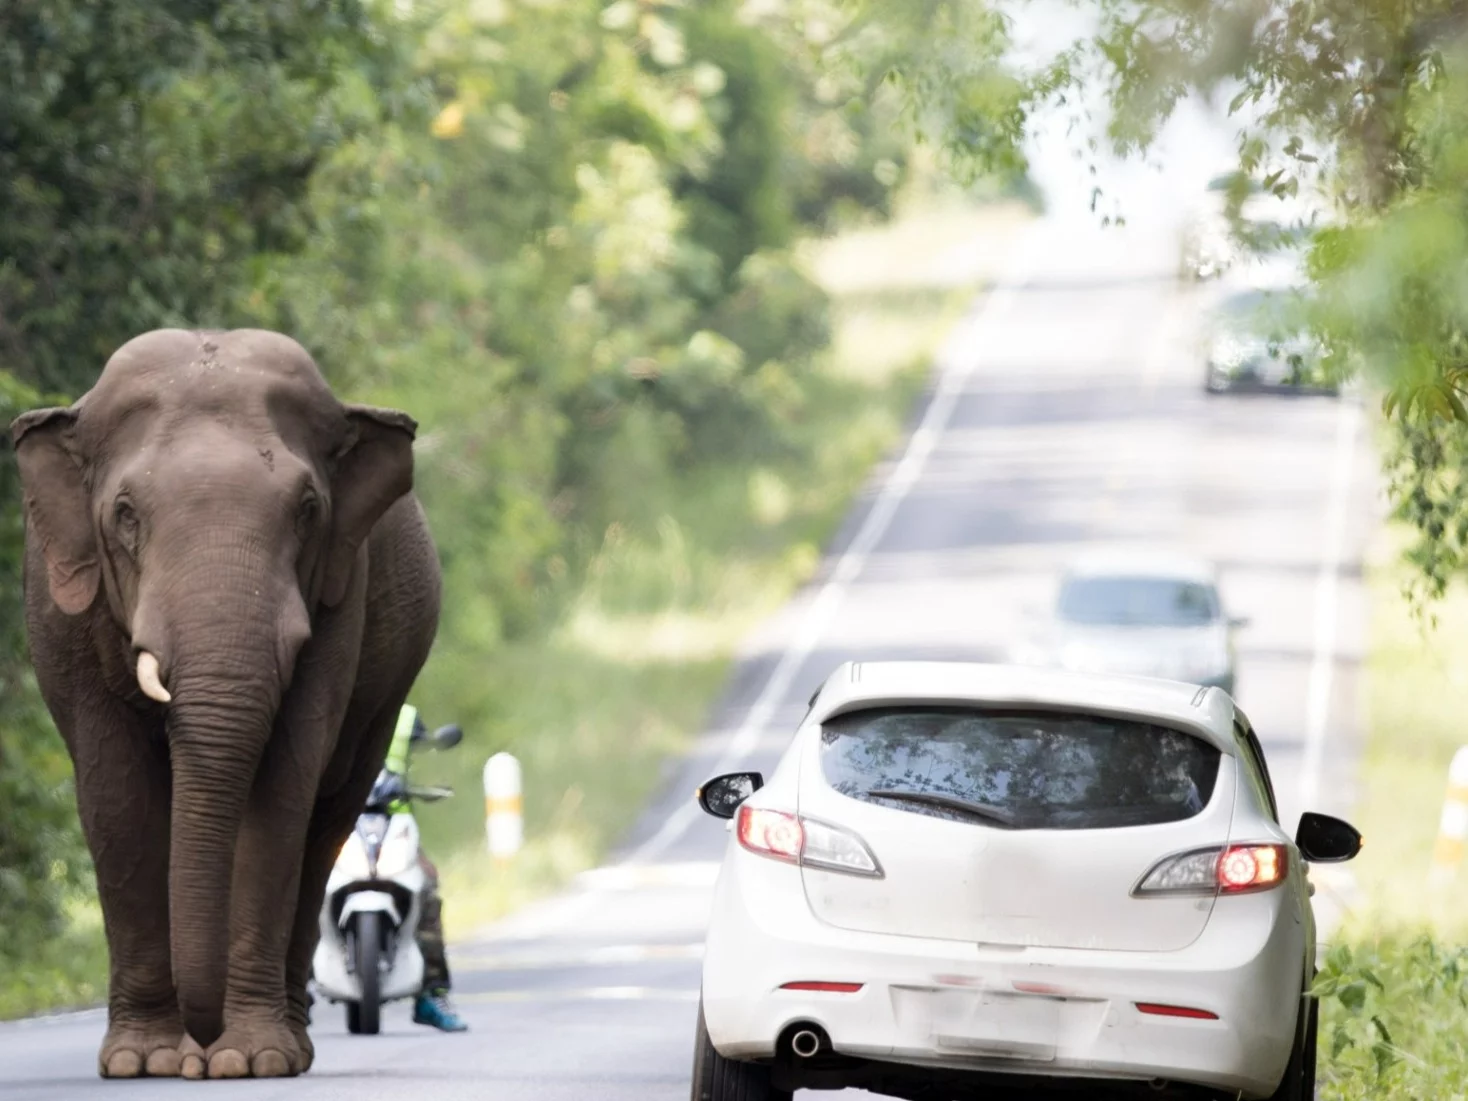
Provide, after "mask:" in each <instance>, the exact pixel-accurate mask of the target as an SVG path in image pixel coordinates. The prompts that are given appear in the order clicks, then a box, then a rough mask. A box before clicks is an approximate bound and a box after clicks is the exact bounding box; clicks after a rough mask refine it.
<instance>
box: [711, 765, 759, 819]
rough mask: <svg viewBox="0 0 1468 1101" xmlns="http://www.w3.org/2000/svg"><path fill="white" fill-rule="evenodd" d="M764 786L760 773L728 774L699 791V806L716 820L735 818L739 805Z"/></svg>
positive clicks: (716, 777)
mask: <svg viewBox="0 0 1468 1101" xmlns="http://www.w3.org/2000/svg"><path fill="white" fill-rule="evenodd" d="M764 786H765V778H764V777H763V776H761V775H760V774H759V773H758V772H726V773H725V774H724V775H722V776H715V777H714V778H713V779H712V780H710V781H709V782H708V783H706V784H704V785H703V787H701V788H699V789H698V805H699V806H700V807H702V808H703V810H704V812H705V813H706V814H712V815H713V816H714V817H715V818H733V817H734V812H735V811H737V810H738V809H739V804H740V803H742V802H744V800H746V799H748V798H749V797H750V796H751V795H753V794H754V793H755V792H757V791H758V790H759V789H760V788H762V787H764Z"/></svg>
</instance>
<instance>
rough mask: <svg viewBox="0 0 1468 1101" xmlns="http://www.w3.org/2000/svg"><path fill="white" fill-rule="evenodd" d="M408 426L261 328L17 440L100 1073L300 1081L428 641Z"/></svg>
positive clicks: (99, 388) (146, 369)
mask: <svg viewBox="0 0 1468 1101" xmlns="http://www.w3.org/2000/svg"><path fill="white" fill-rule="evenodd" d="M416 432H417V424H416V422H415V421H414V420H413V419H412V418H411V417H410V416H408V415H407V414H405V413H401V412H397V411H395V410H390V409H377V408H372V407H368V406H364V405H354V404H347V403H343V402H341V401H339V400H338V399H337V398H336V397H335V396H334V395H333V393H332V391H331V389H330V388H329V387H328V385H327V383H326V381H325V379H324V377H323V375H322V374H321V372H320V370H319V369H318V367H317V365H316V363H315V361H314V360H313V359H312V357H311V355H310V354H309V353H308V352H307V351H306V350H305V348H303V347H302V346H301V345H300V344H299V343H297V342H296V341H295V340H293V339H291V338H290V337H288V336H285V335H283V334H280V333H276V332H270V331H267V330H262V329H232V330H199V331H190V330H183V329H159V330H155V331H152V332H148V333H144V334H142V335H140V336H137V337H135V338H133V339H132V340H130V341H128V342H127V343H126V344H124V345H123V346H122V347H120V348H119V349H118V350H117V351H116V352H115V353H114V354H113V355H112V356H111V358H109V359H108V361H107V363H106V365H105V366H104V368H103V370H102V372H101V375H100V376H99V377H98V380H97V382H96V384H95V385H94V386H93V387H92V388H91V389H90V390H89V391H87V392H86V393H85V394H84V395H82V396H81V397H80V398H78V399H77V400H76V402H75V403H73V404H72V405H70V406H67V407H64V408H48V409H36V410H32V411H29V412H26V413H23V414H21V415H20V416H19V417H17V418H16V419H15V421H14V423H13V424H12V426H11V435H12V440H13V445H14V450H15V456H16V460H17V463H18V466H19V469H20V477H21V487H22V493H23V498H24V509H25V520H26V525H25V526H26V533H25V565H24V603H25V617H26V631H27V637H28V639H29V644H30V650H31V660H32V664H33V666H34V668H35V673H36V679H37V682H38V685H39V687H40V691H41V695H42V697H43V698H44V700H45V703H46V706H47V709H48V710H49V711H50V713H51V716H52V718H53V719H54V721H55V724H56V726H57V728H58V730H59V731H60V733H61V735H62V738H63V740H64V741H65V743H66V746H67V749H68V751H69V752H70V755H71V758H72V762H73V764H74V772H75V783H76V800H77V809H78V812H79V816H80V818H81V824H82V829H83V834H84V836H85V839H86V843H87V847H88V849H89V851H90V853H91V856H92V861H93V863H94V865H95V868H96V882H97V892H98V896H99V899H100V902H101V908H102V916H103V924H104V929H105V933H106V938H107V947H108V954H109V985H108V1027H107V1032H106V1035H105V1036H104V1038H103V1041H102V1046H101V1050H100V1052H99V1056H98V1070H99V1073H100V1074H101V1075H102V1076H103V1077H138V1076H158V1077H165V1076H180V1075H181V1076H183V1077H188V1078H202V1077H206V1076H207V1077H210V1078H238V1077H250V1076H256V1077H282V1076H291V1075H295V1074H299V1073H302V1072H303V1071H305V1070H307V1069H309V1067H310V1064H311V1061H312V1059H313V1056H314V1051H313V1048H312V1045H311V1041H310V1039H309V1037H308V1035H307V1030H306V1025H307V1021H308V1006H309V995H308V992H307V982H308V980H309V977H310V969H311V956H312V953H313V951H314V948H315V944H316V940H317V937H318V930H319V924H318V912H319V908H320V906H321V900H322V897H323V895H324V893H325V886H326V880H327V877H328V875H329V873H330V870H331V867H332V865H333V864H334V862H335V859H336V856H337V854H338V853H339V851H340V850H341V847H342V845H343V844H344V843H345V841H346V840H347V838H348V836H349V835H350V833H351V830H352V828H353V825H354V822H355V820H356V816H357V814H358V812H359V810H360V808H361V807H362V805H363V804H364V802H365V800H366V797H367V794H368V792H369V790H370V789H371V786H372V782H373V780H374V778H375V777H376V775H377V772H378V770H379V769H380V767H381V765H382V761H383V758H384V756H385V755H386V752H387V746H388V741H389V739H390V737H391V734H392V729H393V724H394V721H395V719H396V716H397V713H398V710H399V708H400V707H401V706H402V704H403V702H404V700H405V699H406V697H407V694H408V691H409V689H410V687H411V686H412V684H413V681H414V680H415V679H416V677H417V676H418V674H419V672H420V671H421V669H422V667H423V665H424V664H425V662H426V661H427V659H428V654H429V650H430V648H431V647H432V645H433V642H434V637H435V635H436V633H437V630H438V617H439V607H440V601H441V588H442V580H441V573H440V566H439V560H438V553H437V550H436V548H435V546H434V543H433V539H432V536H431V535H430V533H429V529H428V525H427V521H426V518H425V516H424V513H423V510H422V508H421V506H420V504H419V502H418V500H417V497H416V496H415V494H414V492H413V441H414V437H415V435H416Z"/></svg>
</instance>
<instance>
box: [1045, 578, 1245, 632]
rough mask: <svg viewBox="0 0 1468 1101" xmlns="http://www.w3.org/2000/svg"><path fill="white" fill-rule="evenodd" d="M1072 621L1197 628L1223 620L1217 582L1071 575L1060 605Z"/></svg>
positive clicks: (1116, 625)
mask: <svg viewBox="0 0 1468 1101" xmlns="http://www.w3.org/2000/svg"><path fill="white" fill-rule="evenodd" d="M1057 610H1058V612H1059V614H1060V618H1061V619H1063V620H1066V621H1067V622H1070V623H1080V624H1086V625H1090V626H1098V627H1198V626H1202V625H1203V624H1205V623H1212V622H1213V621H1214V620H1215V619H1217V618H1218V599H1217V595H1216V594H1215V593H1214V591H1213V586H1212V585H1207V584H1203V583H1200V582H1197V581H1182V580H1173V579H1171V578H1166V577H1072V578H1069V579H1067V580H1066V582H1065V584H1064V585H1062V586H1061V588H1060V602H1059V608H1058V609H1057Z"/></svg>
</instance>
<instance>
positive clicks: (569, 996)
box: [454, 986, 698, 1004]
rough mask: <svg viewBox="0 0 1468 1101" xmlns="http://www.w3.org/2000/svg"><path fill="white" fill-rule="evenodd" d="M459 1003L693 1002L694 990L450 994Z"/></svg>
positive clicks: (589, 989)
mask: <svg viewBox="0 0 1468 1101" xmlns="http://www.w3.org/2000/svg"><path fill="white" fill-rule="evenodd" d="M454 1001H456V1002H460V1003H473V1004H483V1003H494V1002H571V1001H576V1002H579V1001H598V1002H696V1001H698V990H697V988H693V989H689V990H669V989H667V988H664V987H656V986H588V987H582V988H580V989H574V990H486V991H482V992H480V993H475V994H460V993H458V992H455V993H454Z"/></svg>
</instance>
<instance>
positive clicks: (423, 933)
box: [413, 856, 469, 1032]
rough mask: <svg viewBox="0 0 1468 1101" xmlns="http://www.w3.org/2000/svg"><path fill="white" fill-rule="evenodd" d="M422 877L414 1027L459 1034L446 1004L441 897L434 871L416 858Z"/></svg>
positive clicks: (460, 1023) (447, 980)
mask: <svg viewBox="0 0 1468 1101" xmlns="http://www.w3.org/2000/svg"><path fill="white" fill-rule="evenodd" d="M419 859H420V861H421V863H422V866H423V872H424V876H425V880H424V885H423V899H422V911H423V912H422V916H421V917H420V918H419V921H418V933H417V941H418V950H419V951H420V952H422V953H423V990H422V992H421V993H420V994H419V995H418V1000H417V1002H416V1003H415V1004H414V1006H413V1020H414V1022H416V1023H417V1024H421V1025H432V1026H433V1027H434V1028H439V1029H442V1030H443V1031H445V1032H463V1031H464V1030H465V1029H467V1028H468V1027H469V1026H468V1025H466V1024H465V1023H464V1022H463V1020H462V1019H461V1018H460V1017H459V1015H458V1014H457V1013H455V1012H454V1010H453V1008H452V1006H450V1005H449V999H448V995H449V989H450V987H451V986H452V985H453V978H452V976H451V975H450V974H449V961H448V954H447V952H446V951H445V949H444V943H443V897H442V896H441V895H440V894H439V890H438V869H437V868H435V867H434V866H433V862H432V861H431V860H429V859H428V858H427V857H426V856H420V858H419Z"/></svg>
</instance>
